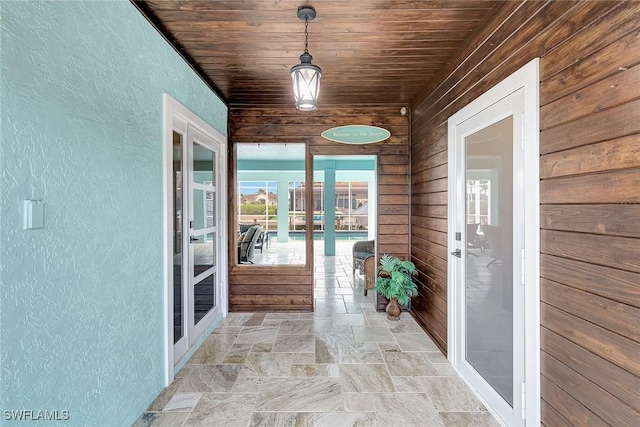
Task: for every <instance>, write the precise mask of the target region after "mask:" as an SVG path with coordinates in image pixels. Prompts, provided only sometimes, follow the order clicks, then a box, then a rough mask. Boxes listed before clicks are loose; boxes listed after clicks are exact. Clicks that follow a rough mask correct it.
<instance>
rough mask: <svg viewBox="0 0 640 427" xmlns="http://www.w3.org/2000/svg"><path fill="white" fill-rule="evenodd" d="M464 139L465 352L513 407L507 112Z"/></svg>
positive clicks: (510, 177) (510, 155) (510, 149)
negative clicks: (501, 118)
mask: <svg viewBox="0 0 640 427" xmlns="http://www.w3.org/2000/svg"><path fill="white" fill-rule="evenodd" d="M465 144H466V182H467V185H466V216H465V217H466V218H467V227H466V243H467V250H466V251H465V253H466V266H467V268H466V282H465V289H466V292H465V306H466V328H467V329H466V354H465V357H466V359H467V361H468V362H469V363H470V364H471V365H472V366H473V367H474V369H475V370H476V371H478V373H479V374H480V375H482V377H484V379H485V380H486V381H487V382H488V383H489V384H491V385H492V386H493V388H494V389H495V390H496V391H497V392H498V393H499V394H500V395H501V396H502V397H503V398H504V399H505V400H506V401H507V402H508V403H509V404H510V405H511V406H512V407H513V285H514V283H513V117H507V118H506V119H503V120H501V121H499V122H497V123H494V124H493V125H491V126H488V127H486V128H484V129H482V130H480V131H478V132H476V133H474V134H472V135H470V136H468V137H467V138H466V140H465Z"/></svg>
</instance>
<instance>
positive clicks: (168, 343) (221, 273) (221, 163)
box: [162, 93, 228, 386]
mask: <svg viewBox="0 0 640 427" xmlns="http://www.w3.org/2000/svg"><path fill="white" fill-rule="evenodd" d="M162 101H163V207H164V209H163V225H164V248H163V255H164V257H163V259H164V315H165V322H164V324H165V329H164V336H165V385H166V386H168V385H169V384H171V382H172V381H173V378H174V373H175V372H174V368H175V364H176V362H178V361H176V360H174V359H175V358H174V345H173V333H174V332H173V254H172V250H171V248H172V247H173V243H172V240H173V209H172V207H173V179H172V175H173V164H172V159H173V131H174V129H175V127H174V124H175V125H177V126H178V127H179V128H180V133H181V134H183V135H184V145H185V146H186V145H187V144H188V143H189V142H188V140H187V133H188V128H189V127H192V128H193V129H195V130H197V131H198V132H200V133H202V134H204V135H205V136H206V137H207V138H210V139H212V140H213V141H214V142H215V143H216V144H218V145H219V147H220V149H219V158H218V159H217V161H216V164H215V167H216V168H217V169H218V171H219V180H218V182H217V183H216V189H217V191H216V194H217V195H218V198H217V199H218V201H219V202H218V203H217V208H218V209H220V211H219V212H218V217H217V224H216V226H217V228H218V235H219V241H220V244H219V249H220V250H219V251H218V254H219V258H218V259H219V269H218V277H217V280H218V281H219V284H220V296H219V298H220V304H221V315H222V317H226V316H227V313H228V255H227V250H226V248H227V246H228V245H227V240H228V235H227V210H226V209H224V208H223V206H226V201H227V138H226V137H225V136H224V135H222V134H221V133H220V132H218V131H216V130H215V129H214V128H213V127H211V126H210V125H209V124H208V123H206V122H205V121H204V120H202V119H200V118H199V117H198V116H196V115H195V114H194V113H193V112H191V111H190V110H189V109H188V108H186V107H184V106H183V105H182V104H180V102H178V101H177V100H175V99H174V98H172V97H171V96H170V95H168V94H166V93H165V94H163V97H162ZM187 179H188V177H187V178H186V179H185V182H186V181H187ZM183 192H185V189H184V188H183ZM183 197H184V196H183ZM183 215H184V213H183ZM189 237H190V236H189V234H186V233H183V235H182V239H183V241H185V240H188V239H189ZM185 249H186V250H188V245H183V253H184V250H185ZM185 268H187V266H183V270H184V269H185ZM185 311H186V307H185ZM203 320H204V319H203ZM214 321H215V319H211V321H210V322H208V324H209V326H210V325H211V324H213V322H214ZM184 324H185V334H186V330H187V329H188V327H189V326H188V323H187V322H186V318H185V323H184ZM186 340H187V342H189V341H193V337H186ZM188 345H191V344H188Z"/></svg>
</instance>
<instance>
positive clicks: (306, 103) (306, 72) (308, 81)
mask: <svg viewBox="0 0 640 427" xmlns="http://www.w3.org/2000/svg"><path fill="white" fill-rule="evenodd" d="M311 59H312V56H311V55H310V54H309V53H308V52H305V53H303V54H302V55H300V64H299V65H294V66H293V67H291V79H292V80H293V96H294V97H295V101H296V108H297V109H298V110H302V111H311V110H315V109H316V108H317V107H318V94H319V93H320V78H321V77H322V70H321V69H320V67H318V66H317V65H313V64H312V63H311Z"/></svg>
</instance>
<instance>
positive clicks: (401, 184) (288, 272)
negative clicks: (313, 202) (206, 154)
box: [229, 105, 409, 311]
mask: <svg viewBox="0 0 640 427" xmlns="http://www.w3.org/2000/svg"><path fill="white" fill-rule="evenodd" d="M353 124H359V125H372V126H380V127H383V128H385V129H387V130H389V131H390V132H391V137H390V138H389V139H387V140H386V141H383V142H379V143H375V144H367V145H348V144H339V143H336V142H332V141H329V140H326V139H324V138H322V137H321V136H320V134H321V133H322V132H323V131H324V130H327V129H330V128H332V127H335V126H342V125H353ZM229 141H230V144H229V146H230V153H229V158H230V159H234V158H235V156H234V151H235V150H234V149H233V147H234V145H235V144H237V143H247V142H254V143H257V142H259V143H261V144H268V143H282V142H306V143H307V147H308V153H309V155H310V156H314V155H377V156H378V177H377V179H378V197H377V198H378V206H377V210H378V218H377V225H378V227H377V230H378V231H377V238H376V240H377V249H378V253H379V254H382V253H389V254H391V255H393V256H397V257H401V258H403V259H408V257H409V117H408V116H402V115H400V106H399V105H398V106H393V107H348V108H328V107H327V108H322V107H320V108H318V110H315V111H312V112H299V111H296V110H295V108H294V107H293V106H286V107H268V108H240V107H237V108H236V107H232V108H231V109H230V111H229ZM308 163H310V162H308ZM234 168H235V161H233V160H232V161H230V167H229V169H230V175H229V183H230V188H229V218H231V220H230V221H229V223H230V230H229V233H230V235H234V233H235V221H234V220H233V218H235V203H233V202H232V201H233V200H235V197H236V196H235V170H234ZM308 176H311V175H310V174H308ZM308 200H310V198H309V199H308ZM308 243H310V242H308ZM232 246H233V245H232V244H230V247H229V251H230V253H233V251H234V250H235V248H234V247H232ZM309 246H310V249H309V250H311V248H312V247H311V245H309ZM231 258H233V257H231ZM310 258H312V257H310ZM308 261H309V262H308V263H307V266H306V267H304V268H303V267H300V268H295V267H266V266H261V267H258V266H246V265H242V266H238V265H235V264H234V261H233V260H232V261H231V265H230V266H229V309H230V310H231V311H274V310H296V311H311V310H312V309H313V279H314V278H313V266H312V264H311V262H310V261H311V260H308ZM274 284H275V285H274Z"/></svg>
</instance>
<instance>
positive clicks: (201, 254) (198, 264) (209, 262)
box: [191, 233, 216, 277]
mask: <svg viewBox="0 0 640 427" xmlns="http://www.w3.org/2000/svg"><path fill="white" fill-rule="evenodd" d="M215 237H216V233H209V234H200V235H199V236H193V238H192V239H191V240H192V242H191V243H192V244H193V277H198V275H199V274H202V273H204V272H205V271H207V270H208V269H210V268H211V267H215V265H216V263H215V261H216V244H215V243H216V242H215Z"/></svg>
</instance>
